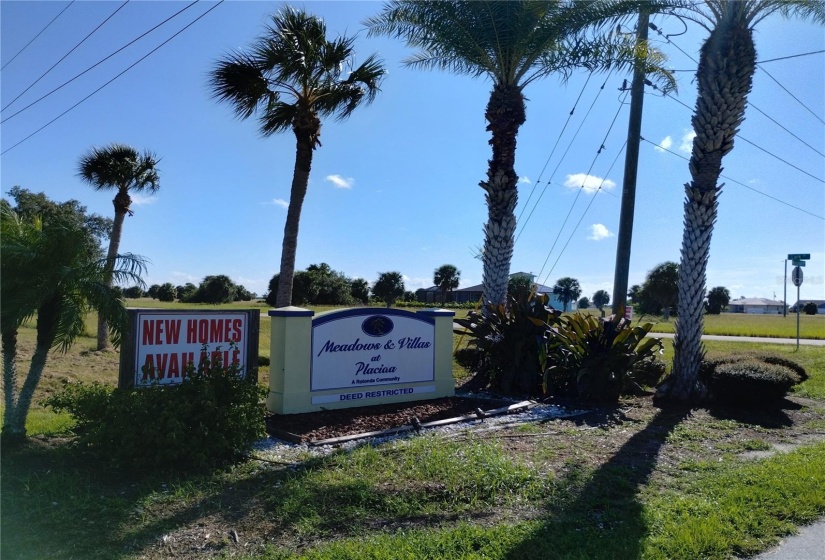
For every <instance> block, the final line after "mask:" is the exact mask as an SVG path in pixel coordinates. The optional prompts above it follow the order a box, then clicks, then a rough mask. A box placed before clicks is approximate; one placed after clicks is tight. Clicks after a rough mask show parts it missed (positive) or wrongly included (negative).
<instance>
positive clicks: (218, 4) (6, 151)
mask: <svg viewBox="0 0 825 560" xmlns="http://www.w3.org/2000/svg"><path fill="white" fill-rule="evenodd" d="M196 1H197V0H196ZM224 1H225V0H219V2H218V3H217V4H215V5H214V6H212V7H211V8H209V9H208V10H206V11H205V12H204V13H202V14H201V15H199V16H198V17H197V18H195V19H194V20H192V21H191V22H190V23H188V24H187V25H186V26H185V27H183V28H182V29H181V30H180V31H178V32H177V33H175V34H174V35H172V36H171V37H169V38H168V39H166V40H165V41H164V42H162V43H161V44H160V45H158V46H157V47H155V48H154V49H152V50H151V51H149V52H148V53H147V54H145V55H144V56H142V57H141V58H139V59H138V60H137V61H135V62H134V63H132V64H131V65H130V66H128V67H127V68H126V69H125V70H123V71H122V72H120V73H119V74H118V75H117V76H115V77H114V78H112V79H111V80H109V81H108V82H106V83H105V84H103V85H102V86H100V87H99V88H97V89H96V90H94V91H93V92H92V93H90V94H89V95H87V96H86V97H84V98H83V99H81V100H80V101H78V102H77V103H75V104H74V105H72V106H71V107H69V108H68V109H66V110H65V111H63V112H62V113H60V114H59V115H57V116H56V117H55V118H53V119H52V120H50V121H49V122H47V123H46V124H44V125H43V126H41V127H40V128H38V129H37V130H35V131H34V132H32V133H31V134H29V135H28V136H26V137H25V138H23V139H22V140H20V141H19V142H18V143H17V144H14V145H13V146H12V147H10V148H7V149H5V150H3V152H0V155H4V154H6V153H8V152H9V151H10V150H13V149H14V148H16V147H17V146H19V145H20V144H22V143H23V142H25V141H26V140H28V139H29V138H31V137H32V136H34V135H35V134H37V133H38V132H40V131H41V130H43V129H44V128H46V127H47V126H49V125H51V124H52V123H54V122H55V121H56V120H58V119H59V118H61V117H62V116H63V115H65V114H66V113H68V112H69V111H71V110H72V109H74V108H75V107H77V106H78V105H80V104H81V103H83V102H84V101H86V100H87V99H89V98H90V97H92V96H93V95H94V94H96V93H97V92H99V91H100V90H102V89H103V88H105V87H106V86H108V85H109V84H111V83H112V82H114V81H115V80H116V79H118V78H119V77H121V76H122V75H123V74H125V73H126V72H128V71H129V70H131V69H132V68H134V67H135V66H137V65H138V64H139V63H140V62H142V61H143V60H144V59H146V58H147V57H149V56H150V55H151V54H153V53H154V52H155V51H157V50H158V49H160V48H161V47H162V46H164V45H165V44H166V43H168V42H169V41H171V40H172V39H174V38H175V37H177V36H178V35H180V34H181V33H183V32H184V31H186V30H187V29H189V28H190V27H191V26H192V25H194V24H195V23H196V22H198V21H199V20H200V19H201V18H203V17H204V16H205V15H206V14H208V13H209V12H211V11H212V10H214V9H215V8H217V7H218V6H220V5H221V4H223V3H224Z"/></svg>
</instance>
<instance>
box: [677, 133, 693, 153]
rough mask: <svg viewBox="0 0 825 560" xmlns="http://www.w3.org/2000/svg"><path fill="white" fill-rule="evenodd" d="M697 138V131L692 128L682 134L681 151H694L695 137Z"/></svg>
mask: <svg viewBox="0 0 825 560" xmlns="http://www.w3.org/2000/svg"><path fill="white" fill-rule="evenodd" d="M694 138H696V133H695V132H694V131H692V130H687V131H685V134H684V136H682V143H681V144H679V151H680V152H684V153H686V154H689V153H691V152H692V151H693V139H694Z"/></svg>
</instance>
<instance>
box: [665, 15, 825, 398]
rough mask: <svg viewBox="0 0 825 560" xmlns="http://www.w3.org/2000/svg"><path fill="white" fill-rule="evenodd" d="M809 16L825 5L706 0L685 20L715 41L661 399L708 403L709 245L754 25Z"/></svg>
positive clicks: (701, 106) (745, 86)
mask: <svg viewBox="0 0 825 560" xmlns="http://www.w3.org/2000/svg"><path fill="white" fill-rule="evenodd" d="M775 12H779V13H781V14H782V15H784V16H786V17H787V16H792V15H796V16H800V17H810V18H812V19H814V20H816V21H817V22H819V23H825V3H823V2H822V1H821V0H749V1H747V2H745V1H741V0H705V2H704V3H701V4H698V5H693V4H688V5H687V7H685V8H684V9H683V10H682V15H683V16H684V17H686V18H688V19H691V20H693V21H695V22H697V23H699V24H700V25H701V26H702V27H704V28H705V29H707V30H708V32H709V35H708V38H707V39H706V40H705V42H704V44H703V45H702V47H701V49H700V52H699V67H698V70H697V71H696V81H697V85H698V95H697V98H696V107H695V109H694V112H693V118H692V121H691V122H692V124H693V130H694V132H695V133H696V137H695V138H694V140H693V151H692V153H691V158H690V164H689V169H690V175H691V181H690V182H689V183H687V184H686V185H685V203H684V224H685V227H684V233H683V236H682V252H681V261H680V266H679V303H678V318H677V322H676V334H675V337H674V341H673V347H674V357H673V371H672V374H671V376H670V378H669V379H668V380H667V381H666V382H665V383H664V384H663V385H662V386H661V388H660V390H659V394H660V395H662V396H668V397H670V398H673V399H675V400H683V401H684V400H694V399H697V400H699V399H703V398H704V397H705V396H706V394H707V392H706V389H705V387H704V386H703V385H702V383H701V381H700V379H699V365H700V362H701V360H702V356H703V349H702V342H701V337H702V329H703V317H702V310H703V305H702V304H703V302H704V299H705V285H706V284H705V283H706V270H707V263H708V258H709V256H710V241H711V235H712V233H713V224H714V223H715V222H716V215H717V208H718V197H719V194H720V192H721V190H722V187H723V185H718V186H717V183H718V181H719V175H720V174H721V172H722V158H723V157H724V156H725V155H726V154H727V153H728V152H730V151H731V150H732V149H733V139H734V137H735V136H736V133H737V132H738V131H739V125H740V124H741V123H742V121H743V120H744V119H745V108H746V106H747V101H748V93H750V90H751V87H752V85H753V76H754V73H755V71H756V47H755V43H754V37H753V29H754V26H755V25H756V24H757V23H759V22H760V21H761V20H763V19H765V18H766V17H767V16H769V15H771V14H773V13H775Z"/></svg>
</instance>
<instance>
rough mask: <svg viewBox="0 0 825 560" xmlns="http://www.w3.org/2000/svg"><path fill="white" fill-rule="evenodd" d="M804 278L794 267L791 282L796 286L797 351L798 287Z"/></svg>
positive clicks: (797, 339)
mask: <svg viewBox="0 0 825 560" xmlns="http://www.w3.org/2000/svg"><path fill="white" fill-rule="evenodd" d="M804 277H805V275H804V274H802V269H801V268H799V267H798V266H795V267H794V269H793V272H791V280H793V285H794V286H796V349H797V350H799V307H800V305H799V304H800V299H799V287H800V286H801V285H802V280H803V278H804Z"/></svg>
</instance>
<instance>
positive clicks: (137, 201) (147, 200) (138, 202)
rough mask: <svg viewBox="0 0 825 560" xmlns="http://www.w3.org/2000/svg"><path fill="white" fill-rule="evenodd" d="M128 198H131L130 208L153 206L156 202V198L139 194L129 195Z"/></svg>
mask: <svg viewBox="0 0 825 560" xmlns="http://www.w3.org/2000/svg"><path fill="white" fill-rule="evenodd" d="M129 196H130V197H131V198H132V206H143V205H145V204H154V203H155V202H157V200H158V199H157V197H156V196H143V195H142V194H140V193H130V194H129Z"/></svg>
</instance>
